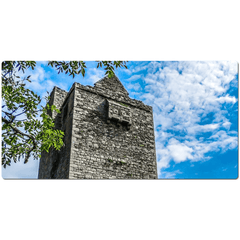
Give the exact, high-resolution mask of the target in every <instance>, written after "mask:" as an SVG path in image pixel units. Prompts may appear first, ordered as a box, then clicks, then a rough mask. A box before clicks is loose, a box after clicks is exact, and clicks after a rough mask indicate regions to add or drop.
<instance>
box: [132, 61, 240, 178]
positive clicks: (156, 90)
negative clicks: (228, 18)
mask: <svg viewBox="0 0 240 240" xmlns="http://www.w3.org/2000/svg"><path fill="white" fill-rule="evenodd" d="M164 64H165V65H164V66H163V64H162V63H156V62H153V63H149V64H146V65H143V66H140V67H136V68H135V69H132V72H139V71H141V70H143V69H147V70H148V73H147V74H146V76H144V77H142V79H143V80H144V82H145V84H146V86H145V93H144V94H142V95H140V96H141V99H142V100H143V101H144V103H146V104H148V105H151V106H153V112H154V125H155V129H157V130H156V132H157V134H155V138H156V146H157V158H158V173H159V176H161V174H162V172H163V171H164V168H167V167H169V163H170V161H174V162H175V163H179V162H183V161H187V160H190V161H205V160H207V159H209V158H210V157H208V156H207V154H208V153H210V152H212V151H215V152H216V151H226V150H228V149H234V148H236V147H237V142H238V139H237V135H236V132H229V129H230V126H231V122H230V119H228V118H229V117H228V110H227V109H224V110H223V109H222V106H223V104H224V103H227V104H231V105H233V104H234V103H236V102H237V101H238V99H236V98H235V97H234V96H231V95H229V93H227V91H228V90H229V87H230V83H231V82H232V81H236V80H235V79H236V74H237V72H238V67H237V62H168V63H166V62H165V63H164ZM132 78H133V79H134V76H133V77H132ZM209 114H211V117H212V118H209ZM209 121H210V122H209ZM205 122H207V123H205ZM222 129H224V130H222ZM170 132H171V133H172V134H170ZM204 133H207V135H204ZM209 134H210V137H209ZM198 135H201V137H197V136H198ZM173 136H174V138H173Z"/></svg>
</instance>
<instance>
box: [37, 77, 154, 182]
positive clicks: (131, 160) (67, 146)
mask: <svg viewBox="0 0 240 240" xmlns="http://www.w3.org/2000/svg"><path fill="white" fill-rule="evenodd" d="M128 95H129V94H128V92H127V91H126V89H125V88H124V86H123V85H122V83H121V82H120V81H119V79H118V78H117V77H116V76H114V77H113V78H111V79H109V78H107V77H105V78H103V79H101V80H99V81H98V82H96V83H95V85H94V87H91V86H83V85H81V84H79V83H74V84H73V86H72V87H71V89H70V91H69V92H66V91H64V90H62V89H60V88H57V87H54V89H53V91H52V93H51V95H50V102H49V104H50V105H51V104H54V105H56V106H57V107H58V108H59V109H60V111H61V113H60V114H57V113H56V112H53V113H51V112H49V114H51V116H52V117H53V118H55V126H56V128H57V129H61V130H62V131H63V132H64V133H65V135H64V146H63V147H62V148H61V150H60V151H56V150H54V149H50V151H49V153H46V152H43V153H42V157H41V160H40V166H39V178H40V179H52V178H54V179H157V163H156V152H155V138H154V127H153V112H152V107H150V106H147V105H145V104H143V102H141V101H138V100H135V99H131V98H130V97H129V96H128Z"/></svg>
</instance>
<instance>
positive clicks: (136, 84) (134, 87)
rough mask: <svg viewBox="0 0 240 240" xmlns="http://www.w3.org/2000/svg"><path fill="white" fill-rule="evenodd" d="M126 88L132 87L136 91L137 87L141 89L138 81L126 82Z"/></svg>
mask: <svg viewBox="0 0 240 240" xmlns="http://www.w3.org/2000/svg"><path fill="white" fill-rule="evenodd" d="M127 87H128V89H133V90H135V91H138V90H139V89H141V85H140V84H139V83H134V84H131V83H130V84H128V85H127Z"/></svg>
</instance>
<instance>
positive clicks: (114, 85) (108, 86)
mask: <svg viewBox="0 0 240 240" xmlns="http://www.w3.org/2000/svg"><path fill="white" fill-rule="evenodd" d="M94 88H96V89H102V90H108V91H111V92H113V93H116V92H118V93H120V94H122V95H127V96H128V95H129V93H128V91H127V90H126V89H125V87H124V86H123V85H122V83H121V81H120V80H119V79H118V77H117V76H116V75H114V76H113V77H112V78H108V77H104V78H102V79H100V80H99V81H97V82H96V83H95V84H94Z"/></svg>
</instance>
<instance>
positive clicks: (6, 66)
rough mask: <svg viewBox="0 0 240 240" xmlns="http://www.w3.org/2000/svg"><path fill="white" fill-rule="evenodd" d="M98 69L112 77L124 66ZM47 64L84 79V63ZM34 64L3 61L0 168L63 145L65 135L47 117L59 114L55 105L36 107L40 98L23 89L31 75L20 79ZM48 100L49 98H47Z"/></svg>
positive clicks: (101, 63) (112, 63)
mask: <svg viewBox="0 0 240 240" xmlns="http://www.w3.org/2000/svg"><path fill="white" fill-rule="evenodd" d="M97 63H98V65H97V67H104V69H105V71H106V75H107V76H108V77H109V78H111V77H112V76H113V75H114V70H115V68H119V67H125V68H127V67H126V62H123V61H97ZM48 65H50V66H51V67H53V68H55V69H56V70H57V71H58V73H61V72H64V73H66V74H69V76H72V77H73V78H74V77H75V75H77V74H82V76H83V77H84V75H85V69H86V63H85V62H83V61H68V62H66V61H49V62H48ZM35 66H36V62H35V61H5V62H2V102H3V103H2V165H3V166H4V167H6V166H7V165H8V166H10V164H11V161H12V160H13V161H14V162H17V161H19V160H20V158H21V157H23V158H24V159H25V160H24V163H27V162H28V160H29V157H30V156H31V155H32V156H33V157H34V159H38V158H39V157H41V155H40V154H41V152H42V151H46V152H49V149H50V148H51V147H53V148H55V149H56V150H60V148H61V147H62V146H63V144H64V143H63V136H64V133H63V132H62V131H61V130H58V129H55V125H54V120H53V119H52V118H51V117H50V116H49V115H48V114H47V111H48V110H51V111H56V112H57V113H60V111H59V110H58V109H57V108H56V106H54V105H52V106H49V104H47V105H46V106H45V107H43V106H39V104H40V103H41V98H40V96H38V95H37V94H35V93H34V92H33V91H31V90H29V89H27V88H26V81H28V82H31V80H30V78H31V76H26V77H24V78H22V79H21V78H20V77H19V76H18V73H19V72H20V71H22V72H23V73H24V72H25V70H27V69H28V68H31V69H32V70H34V68H35ZM47 100H49V99H47Z"/></svg>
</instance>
